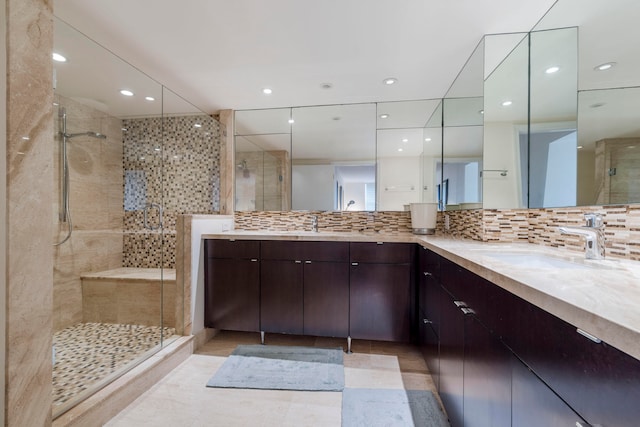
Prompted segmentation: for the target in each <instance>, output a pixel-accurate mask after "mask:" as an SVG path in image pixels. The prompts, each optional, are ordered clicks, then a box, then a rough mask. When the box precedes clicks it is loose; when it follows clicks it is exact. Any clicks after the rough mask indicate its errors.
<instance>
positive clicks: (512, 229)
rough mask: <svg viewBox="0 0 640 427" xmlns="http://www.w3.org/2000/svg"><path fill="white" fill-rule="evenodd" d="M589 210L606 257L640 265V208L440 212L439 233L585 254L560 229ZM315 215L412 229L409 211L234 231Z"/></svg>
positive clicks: (323, 225)
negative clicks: (599, 219)
mask: <svg viewBox="0 0 640 427" xmlns="http://www.w3.org/2000/svg"><path fill="white" fill-rule="evenodd" d="M590 212H596V213H600V214H601V215H602V216H603V219H604V234H605V239H606V240H605V242H606V251H605V252H606V256H607V257H613V258H626V259H632V260H638V261H640V205H619V206H585V207H575V208H550V209H485V210H483V209H473V210H458V211H448V212H439V213H438V225H437V231H436V234H438V235H443V236H451V237H457V238H464V239H472V240H478V241H483V242H491V243H513V242H529V243H533V244H538V245H546V246H553V247H557V248H561V249H566V250H571V251H577V252H582V251H584V242H583V240H582V239H579V238H576V237H575V236H569V235H563V234H561V233H560V232H559V231H558V227H560V226H581V225H583V224H584V214H585V213H590ZM313 216H316V217H317V218H318V230H320V231H334V232H353V231H357V232H410V231H411V216H410V213H409V212H322V211H290V212H236V213H235V228H236V229H241V230H272V231H295V230H301V231H310V230H311V227H312V226H311V222H312V217H313ZM447 217H448V219H447ZM447 222H448V228H447V227H446V223H447Z"/></svg>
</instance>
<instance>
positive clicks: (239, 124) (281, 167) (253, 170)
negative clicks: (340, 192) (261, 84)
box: [234, 108, 292, 211]
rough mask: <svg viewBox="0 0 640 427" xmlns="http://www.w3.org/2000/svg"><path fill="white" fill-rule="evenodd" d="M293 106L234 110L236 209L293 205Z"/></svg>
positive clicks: (285, 207)
mask: <svg viewBox="0 0 640 427" xmlns="http://www.w3.org/2000/svg"><path fill="white" fill-rule="evenodd" d="M291 120H292V116H291V108H278V109H265V110H244V111H236V112H235V156H234V157H235V162H234V172H235V173H234V175H235V210H237V211H282V210H289V209H290V208H291V157H290V156H291V129H292V123H290V121H291Z"/></svg>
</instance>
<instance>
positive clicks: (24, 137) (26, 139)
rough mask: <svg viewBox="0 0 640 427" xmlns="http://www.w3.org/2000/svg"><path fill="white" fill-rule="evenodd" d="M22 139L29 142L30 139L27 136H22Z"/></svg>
mask: <svg viewBox="0 0 640 427" xmlns="http://www.w3.org/2000/svg"><path fill="white" fill-rule="evenodd" d="M22 139H24V140H25V141H28V140H30V139H31V138H29V137H28V136H23V137H22Z"/></svg>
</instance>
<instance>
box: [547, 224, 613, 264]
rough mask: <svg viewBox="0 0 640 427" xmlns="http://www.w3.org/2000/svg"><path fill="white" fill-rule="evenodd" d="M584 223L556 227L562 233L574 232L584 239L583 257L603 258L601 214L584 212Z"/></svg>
mask: <svg viewBox="0 0 640 427" xmlns="http://www.w3.org/2000/svg"><path fill="white" fill-rule="evenodd" d="M584 218H585V220H586V225H584V226H582V227H558V230H560V232H561V233H562V234H575V235H578V236H582V237H584V239H585V243H586V244H585V257H586V258H587V259H603V258H604V225H603V221H602V215H600V214H596V213H587V214H584Z"/></svg>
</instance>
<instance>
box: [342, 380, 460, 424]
mask: <svg viewBox="0 0 640 427" xmlns="http://www.w3.org/2000/svg"><path fill="white" fill-rule="evenodd" d="M365 426H366V427H376V426H380V427H382V426H385V427H392V426H393V427H396V426H397V427H412V426H415V427H449V422H448V421H447V417H446V415H445V414H444V413H443V412H442V410H441V409H440V405H439V404H438V401H437V400H436V398H435V396H434V395H433V393H431V392H430V391H426V390H389V389H369V388H345V389H344V390H343V391H342V427H365Z"/></svg>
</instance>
